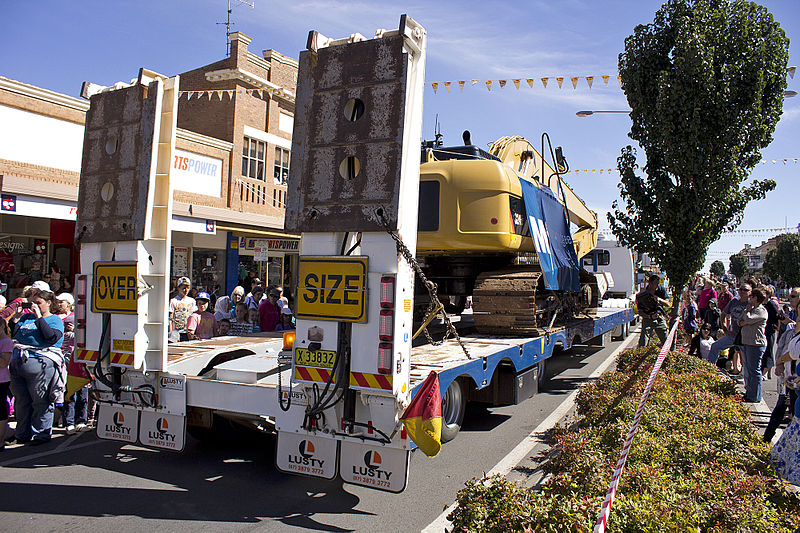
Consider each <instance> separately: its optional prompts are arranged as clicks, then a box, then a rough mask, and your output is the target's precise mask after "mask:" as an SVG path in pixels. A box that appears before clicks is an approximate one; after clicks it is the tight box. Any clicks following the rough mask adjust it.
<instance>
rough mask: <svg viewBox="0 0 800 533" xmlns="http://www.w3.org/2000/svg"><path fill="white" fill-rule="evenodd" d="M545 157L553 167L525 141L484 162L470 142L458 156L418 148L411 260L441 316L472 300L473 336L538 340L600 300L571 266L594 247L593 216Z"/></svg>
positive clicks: (434, 146)
mask: <svg viewBox="0 0 800 533" xmlns="http://www.w3.org/2000/svg"><path fill="white" fill-rule="evenodd" d="M545 140H547V141H548V146H549V138H547V136H546V135H543V137H542V145H543V146H544V144H545V143H544V141H545ZM549 151H550V155H551V160H552V161H553V166H551V165H550V164H548V162H547V161H545V159H544V158H543V157H542V155H541V153H540V152H539V151H537V150H536V149H535V148H534V147H533V145H532V144H531V143H530V142H529V141H527V140H526V139H524V138H523V137H503V138H501V139H498V140H497V141H495V142H493V143H492V144H491V145H490V147H489V151H488V152H487V151H485V150H483V149H481V148H479V147H477V146H475V145H473V144H472V143H471V142H470V135H469V132H464V145H463V146H451V147H444V146H442V143H441V140H440V136H439V135H437V140H436V141H433V142H426V143H423V148H422V162H421V167H420V204H419V225H418V242H417V257H418V259H419V260H420V263H421V265H422V267H423V271H424V272H425V274H426V276H427V277H428V278H429V279H431V280H432V281H434V282H436V284H437V286H438V293H439V297H440V300H441V301H442V302H444V303H445V304H446V311H448V312H450V313H459V312H461V311H462V310H463V308H464V304H465V302H466V301H467V297H468V296H472V303H473V313H474V320H475V325H476V328H477V329H478V331H479V332H481V333H492V334H512V335H536V334H541V333H543V332H545V331H548V330H549V329H550V328H552V327H553V325H554V324H558V323H561V322H562V321H565V320H569V319H570V318H571V317H573V316H577V315H578V314H579V313H581V312H582V310H583V309H585V308H587V307H595V306H596V305H597V303H598V300H599V298H600V294H599V291H598V285H597V281H596V278H595V276H594V275H592V274H590V273H588V272H586V271H585V270H583V269H581V268H580V266H579V259H580V258H581V257H583V256H584V255H585V254H587V253H588V252H590V251H591V250H592V249H594V247H595V246H596V245H597V215H596V214H595V213H594V212H593V211H592V210H590V209H589V208H588V207H587V206H586V204H585V203H584V202H583V200H581V199H580V198H579V197H578V195H577V194H575V192H574V191H573V190H572V189H571V188H570V187H569V186H568V185H567V184H566V183H565V182H564V180H563V178H562V177H561V174H563V173H564V172H566V171H567V170H568V166H567V162H566V159H564V157H563V155H562V153H561V148H560V147H559V148H556V150H555V153H553V150H552V148H550V150H549ZM553 167H555V168H553ZM556 169H558V170H556ZM556 256H559V257H560V258H561V259H562V260H561V261H560V262H559V261H558V260H557V259H556ZM416 300H417V301H418V303H419V304H426V303H427V302H425V295H423V294H420V291H418V294H417V295H416Z"/></svg>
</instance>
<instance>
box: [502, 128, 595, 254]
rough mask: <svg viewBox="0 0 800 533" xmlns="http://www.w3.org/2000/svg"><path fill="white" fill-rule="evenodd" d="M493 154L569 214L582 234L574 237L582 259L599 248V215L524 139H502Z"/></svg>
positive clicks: (570, 219) (578, 232) (578, 233)
mask: <svg viewBox="0 0 800 533" xmlns="http://www.w3.org/2000/svg"><path fill="white" fill-rule="evenodd" d="M489 152H490V153H491V154H492V155H494V156H496V157H498V158H499V159H500V160H501V161H502V162H503V163H505V164H506V165H508V166H510V167H511V168H513V169H514V170H516V171H517V173H519V174H520V175H521V176H522V177H523V178H524V179H526V180H528V181H530V182H533V183H534V184H535V185H537V186H540V185H546V186H547V187H549V188H550V190H551V191H553V194H555V195H556V198H557V199H558V201H559V202H560V203H562V204H563V205H564V207H565V209H566V211H567V216H568V218H569V221H570V222H571V223H572V224H575V225H576V226H577V227H578V230H577V231H576V232H575V233H573V234H572V242H573V244H574V245H575V253H576V254H577V256H578V259H580V258H581V257H583V256H584V255H586V254H587V253H589V252H590V251H592V250H593V249H594V248H595V247H596V246H597V228H598V224H597V214H596V213H595V212H594V211H592V210H591V209H589V208H588V207H587V206H586V204H585V203H584V201H583V200H581V199H580V197H579V196H578V195H577V194H575V191H573V190H572V188H571V187H570V186H569V185H567V182H566V181H564V180H563V179H562V178H561V175H560V173H559V172H556V171H555V170H553V168H552V167H551V166H550V165H549V164H548V163H547V161H545V160H544V158H543V157H542V155H541V154H540V153H539V152H538V151H537V150H536V149H535V148H534V147H533V145H532V144H531V143H530V142H529V141H528V140H527V139H525V138H524V137H501V138H500V139H498V140H496V141H495V142H493V143H492V144H491V145H490V147H489Z"/></svg>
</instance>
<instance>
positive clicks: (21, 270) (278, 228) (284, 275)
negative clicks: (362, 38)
mask: <svg viewBox="0 0 800 533" xmlns="http://www.w3.org/2000/svg"><path fill="white" fill-rule="evenodd" d="M231 40H232V46H231V54H230V56H229V57H227V58H225V59H223V60H221V61H218V62H215V63H212V64H210V65H207V66H205V67H201V68H198V69H194V70H191V71H188V72H186V73H183V74H181V81H180V89H181V97H180V99H179V107H178V128H179V129H178V133H177V142H176V153H175V157H174V161H173V170H172V179H173V183H174V184H175V193H174V200H175V207H174V212H173V239H172V241H173V257H172V260H173V274H174V275H189V276H191V277H192V279H193V280H194V281H195V283H196V284H198V285H200V286H202V287H203V288H204V289H206V290H209V291H212V290H214V289H215V288H216V287H217V286H219V287H218V291H219V293H227V292H230V290H231V289H232V288H233V286H235V285H236V284H237V281H238V278H239V277H241V276H242V274H243V273H246V272H247V270H248V269H252V270H254V271H255V272H256V273H257V274H258V276H259V277H260V278H261V279H263V280H265V282H269V283H276V284H287V285H290V284H291V280H292V277H293V276H292V274H293V273H294V271H295V268H296V264H297V255H296V254H297V243H298V239H297V236H293V235H287V234H285V233H284V232H283V212H284V204H285V197H286V184H285V178H286V176H287V175H288V165H289V149H290V147H291V133H292V124H293V115H294V96H293V88H294V86H295V82H296V78H297V62H296V61H295V60H293V59H291V58H289V57H286V56H284V55H282V54H280V53H278V52H276V51H274V50H267V51H264V52H263V53H262V56H261V57H259V56H257V55H255V54H253V53H251V52H249V51H248V49H247V47H248V44H249V43H250V41H251V40H250V38H249V37H247V36H246V35H244V34H241V33H236V34H233V35H232V36H231ZM259 91H261V92H259ZM190 96H191V97H190ZM88 108H89V102H87V101H86V100H83V99H79V98H74V97H71V96H67V95H63V94H59V93H56V92H53V91H49V90H47V89H42V88H39V87H34V86H32V85H28V84H25V83H22V82H19V81H15V80H11V79H8V78H3V77H0V194H2V204H0V280H2V281H5V282H8V283H9V285H10V286H11V287H12V290H11V291H10V292H9V296H12V297H13V296H14V295H15V293H14V290H13V288H14V287H16V286H19V287H22V286H24V285H25V284H28V283H30V282H31V281H33V280H35V279H42V278H44V277H45V276H46V274H47V272H48V271H49V270H50V269H49V265H50V264H56V265H57V266H58V269H59V270H61V271H63V272H64V275H65V276H64V277H69V278H71V277H72V276H74V275H75V274H76V273H77V270H78V264H79V262H78V253H77V249H76V248H75V246H74V239H73V235H74V227H75V214H76V205H77V195H78V181H79V177H80V165H81V153H82V144H83V124H84V120H85V114H86V111H87V110H88ZM261 240H264V241H265V242H264V244H267V245H268V247H269V253H268V255H269V257H268V259H267V260H261V261H256V258H255V257H254V248H255V245H256V244H260V243H259V242H257V241H261ZM261 259H263V258H261Z"/></svg>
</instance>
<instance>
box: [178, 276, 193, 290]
mask: <svg viewBox="0 0 800 533" xmlns="http://www.w3.org/2000/svg"><path fill="white" fill-rule="evenodd" d="M181 285H188V286H189V287H191V286H192V280H190V279H189V278H187V277H186V276H181V277H180V278H178V287H180V286H181Z"/></svg>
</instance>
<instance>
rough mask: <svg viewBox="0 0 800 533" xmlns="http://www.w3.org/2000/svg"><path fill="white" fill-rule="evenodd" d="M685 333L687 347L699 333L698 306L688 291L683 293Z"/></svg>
mask: <svg viewBox="0 0 800 533" xmlns="http://www.w3.org/2000/svg"><path fill="white" fill-rule="evenodd" d="M681 318H682V319H683V331H684V332H685V333H686V341H687V345H688V343H689V342H690V341H691V339H692V336H693V335H694V334H695V333H697V330H698V325H697V304H695V303H694V298H693V297H692V293H691V292H689V291H686V292H684V293H683V312H682V317H681Z"/></svg>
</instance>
